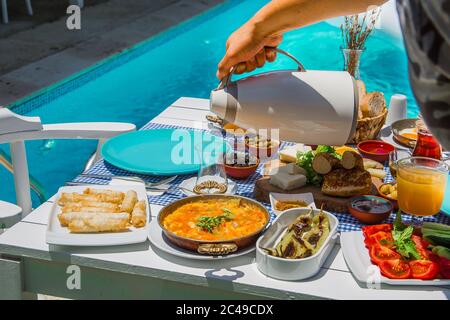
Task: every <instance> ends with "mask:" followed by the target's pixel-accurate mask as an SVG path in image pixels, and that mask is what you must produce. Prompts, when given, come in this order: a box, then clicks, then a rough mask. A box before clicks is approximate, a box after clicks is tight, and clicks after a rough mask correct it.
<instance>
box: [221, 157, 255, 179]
mask: <svg viewBox="0 0 450 320" xmlns="http://www.w3.org/2000/svg"><path fill="white" fill-rule="evenodd" d="M259 162H260V161H259V159H257V160H256V163H255V164H252V165H250V166H247V167H238V166H231V165H228V164H224V167H225V172H226V174H227V176H229V177H232V178H235V179H245V178H247V177H250V176H251V175H252V174H253V173H255V171H256V169H257V168H258V165H259Z"/></svg>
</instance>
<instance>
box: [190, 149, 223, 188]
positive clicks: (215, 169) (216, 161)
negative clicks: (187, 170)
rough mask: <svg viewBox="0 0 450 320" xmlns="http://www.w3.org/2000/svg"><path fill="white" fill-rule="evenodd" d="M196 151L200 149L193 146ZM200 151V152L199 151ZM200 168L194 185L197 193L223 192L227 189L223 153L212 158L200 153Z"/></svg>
mask: <svg viewBox="0 0 450 320" xmlns="http://www.w3.org/2000/svg"><path fill="white" fill-rule="evenodd" d="M195 149H196V150H197V153H199V152H200V151H199V150H198V148H195ZM200 153H201V152H200ZM200 159H201V162H200V168H199V170H198V174H197V180H196V182H195V186H194V190H193V191H194V192H195V193H197V194H223V193H225V192H226V191H227V189H228V179H227V174H226V172H225V167H224V165H223V164H224V154H223V153H219V154H218V155H214V156H213V158H211V157H205V155H204V154H202V155H201V158H200Z"/></svg>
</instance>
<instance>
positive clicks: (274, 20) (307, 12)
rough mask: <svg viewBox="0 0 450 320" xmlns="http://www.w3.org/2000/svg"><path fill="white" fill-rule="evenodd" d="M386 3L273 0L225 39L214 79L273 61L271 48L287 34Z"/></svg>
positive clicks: (351, 0) (335, 0)
mask: <svg viewBox="0 0 450 320" xmlns="http://www.w3.org/2000/svg"><path fill="white" fill-rule="evenodd" d="M384 2H386V0H272V1H271V2H270V3H268V4H267V5H266V6H264V7H263V8H261V9H260V10H259V11H258V12H257V13H256V14H255V15H254V16H253V17H252V18H251V19H250V20H249V21H247V22H246V23H245V24H244V25H243V26H241V27H240V28H239V29H237V30H236V31H235V32H234V33H233V34H231V36H230V37H229V38H228V40H227V44H226V53H225V56H224V57H223V59H222V61H221V62H220V63H219V66H218V70H217V77H218V78H219V79H222V78H223V77H224V76H225V75H227V74H228V73H229V72H230V69H231V67H232V66H235V65H236V66H237V67H236V70H235V72H236V73H238V74H239V73H243V72H249V71H253V70H254V69H255V68H257V67H262V66H263V65H264V63H265V62H266V60H267V61H269V62H271V61H273V60H275V57H276V54H275V52H274V51H273V50H271V49H270V47H277V46H278V45H279V44H280V43H281V41H282V34H283V33H284V32H286V31H289V30H292V29H296V28H300V27H303V26H306V25H309V24H312V23H315V22H318V21H322V20H325V19H329V18H332V17H336V16H341V15H350V14H355V13H359V12H362V11H366V10H367V8H368V7H369V6H372V5H376V6H378V5H381V4H383V3H384Z"/></svg>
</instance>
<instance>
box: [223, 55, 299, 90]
mask: <svg viewBox="0 0 450 320" xmlns="http://www.w3.org/2000/svg"><path fill="white" fill-rule="evenodd" d="M271 49H273V50H275V52H278V53H281V54H284V55H285V56H287V57H288V58H291V59H292V60H294V62H295V63H296V64H297V66H298V71H301V72H305V71H306V69H305V67H304V66H303V64H302V63H301V62H300V61H298V59H297V58H296V57H294V56H293V55H292V54H290V53H288V52H286V51H284V50H281V49H279V48H271ZM235 69H236V66H233V67H232V68H231V70H230V73H229V74H228V75H226V76H225V77H223V79H222V80H220V83H219V86H218V87H217V89H216V90H220V89H223V88H225V87H226V86H228V84H229V83H230V80H231V76H232V75H233V73H234V70H235Z"/></svg>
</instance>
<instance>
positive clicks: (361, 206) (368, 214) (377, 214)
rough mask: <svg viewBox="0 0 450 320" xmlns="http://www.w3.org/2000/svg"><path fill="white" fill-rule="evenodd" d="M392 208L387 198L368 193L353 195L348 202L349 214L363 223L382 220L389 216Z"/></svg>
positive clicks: (375, 222)
mask: <svg viewBox="0 0 450 320" xmlns="http://www.w3.org/2000/svg"><path fill="white" fill-rule="evenodd" d="M375 207H376V209H375ZM392 209H393V205H392V203H391V202H390V201H389V200H387V199H384V198H381V197H376V196H370V195H367V196H357V197H353V198H351V199H350V202H349V203H348V211H349V212H350V214H351V215H352V216H353V217H355V218H356V219H358V220H359V221H361V222H362V223H365V224H377V223H380V222H382V221H383V220H385V219H387V218H388V217H389V215H390V214H391V212H392Z"/></svg>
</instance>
